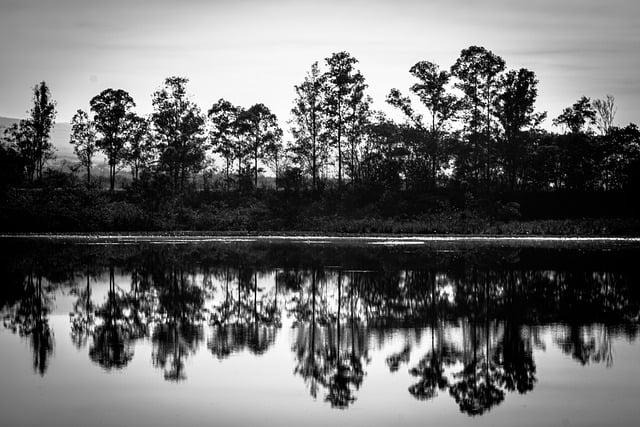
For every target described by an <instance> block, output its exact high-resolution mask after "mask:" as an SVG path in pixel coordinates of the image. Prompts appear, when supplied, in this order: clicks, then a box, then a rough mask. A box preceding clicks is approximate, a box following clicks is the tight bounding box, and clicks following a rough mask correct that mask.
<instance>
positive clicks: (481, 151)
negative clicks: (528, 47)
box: [451, 46, 505, 185]
mask: <svg viewBox="0 0 640 427" xmlns="http://www.w3.org/2000/svg"><path fill="white" fill-rule="evenodd" d="M504 69H505V62H504V60H503V59H502V58H501V57H499V56H498V55H496V54H494V53H493V52H491V51H490V50H487V49H485V48H484V47H481V46H470V47H468V48H467V49H463V50H462V51H461V52H460V57H459V58H458V59H457V60H456V62H455V64H453V66H452V67H451V74H452V75H453V76H454V77H456V78H457V79H458V81H457V83H456V87H457V88H458V89H460V90H461V91H462V92H463V93H464V101H465V104H466V105H465V107H466V111H467V130H468V131H469V139H470V143H471V144H472V145H473V146H474V147H473V151H474V153H473V154H472V156H473V157H475V161H474V163H475V164H474V165H472V167H471V169H472V171H471V172H472V174H474V175H475V180H476V181H478V180H479V177H480V173H481V170H482V166H484V180H485V184H486V185H489V182H490V180H491V173H492V172H491V171H492V163H491V156H492V138H493V129H492V126H491V122H492V117H493V113H494V100H495V98H496V96H497V92H498V89H499V81H500V80H499V76H500V73H502V71H504ZM483 126H484V132H482V127H483ZM481 139H484V147H482V146H481ZM482 158H483V159H482Z"/></svg>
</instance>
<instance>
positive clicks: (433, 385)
mask: <svg viewBox="0 0 640 427" xmlns="http://www.w3.org/2000/svg"><path fill="white" fill-rule="evenodd" d="M38 247H39V248H40V249H39V251H40V253H39V252H38V251H36V250H35V249H34V248H33V247H32V246H20V245H17V244H16V243H15V242H14V243H11V244H10V245H9V247H7V246H3V247H2V250H3V254H4V255H5V256H6V257H5V258H4V259H6V260H7V261H11V262H7V263H3V264H2V277H3V278H4V279H3V285H2V288H1V289H2V291H1V292H0V307H1V310H2V311H1V313H2V319H3V327H1V328H0V349H2V350H1V351H2V358H1V360H2V365H0V393H1V396H2V398H1V399H0V411H1V413H2V414H3V415H2V417H3V424H5V425H33V424H49V425H131V424H136V425H177V424H180V425H201V424H203V423H205V422H207V423H208V422H215V423H216V424H223V425H248V424H257V423H260V424H265V423H266V424H268V425H291V424H304V425H326V424H327V423H330V422H336V423H338V422H339V423H341V424H343V425H362V424H365V423H366V424H370V425H389V424H391V423H394V424H399V425H416V424H424V420H425V419H428V420H430V421H432V422H433V423H435V424H437V425H461V424H462V425H464V424H466V423H473V424H479V425H513V423H514V422H515V420H517V423H518V425H562V424H567V423H568V424H573V425H602V424H607V425H621V426H622V425H635V420H636V419H637V416H638V409H637V395H638V392H640V380H639V378H640V366H638V363H637V361H638V360H640V359H639V358H638V356H640V346H638V342H637V335H638V313H639V308H640V292H639V289H638V286H637V284H638V281H637V279H638V273H636V272H635V271H634V270H633V263H634V261H633V260H634V259H637V258H636V257H637V255H638V251H637V249H635V248H626V249H624V248H608V250H606V251H604V250H584V249H580V250H573V249H572V250H567V249H565V250H551V249H548V248H547V249H532V248H529V249H527V248H519V249H518V248H489V249H487V248H484V249H482V248H478V249H476V250H470V249H469V248H464V249H459V250H455V249H451V248H448V249H447V251H446V252H438V251H434V250H433V249H429V250H424V249H415V248H407V249H404V250H398V249H390V248H378V249H372V248H371V247H369V248H352V247H342V248H335V247H323V248H318V247H314V248H307V249H305V248H302V247H300V246H299V245H287V246H277V245H275V246H274V245H269V244H266V245H258V246H255V245H237V246H234V247H229V246H228V245H223V246H219V245H215V244H213V245H209V246H206V245H205V246H202V245H192V246H184V245H179V246H172V245H165V246H160V245H140V246H136V247H132V248H128V249H126V250H125V249H124V248H122V247H121V248H114V247H102V248H95V247H94V248H93V249H91V250H88V249H87V247H86V246H83V245H61V246H60V245H53V246H47V245H38ZM45 254H48V255H46V256H45ZM381 259H384V260H385V263H384V264H380V262H379V261H380V260H381ZM338 260H341V261H342V262H337V261H338ZM376 260H378V268H372V264H373V263H374V262H375V261H376ZM358 266H359V267H360V268H356V267H358Z"/></svg>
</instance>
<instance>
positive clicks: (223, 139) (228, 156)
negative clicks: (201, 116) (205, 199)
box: [207, 98, 242, 191]
mask: <svg viewBox="0 0 640 427" xmlns="http://www.w3.org/2000/svg"><path fill="white" fill-rule="evenodd" d="M241 111H242V108H241V107H238V106H236V105H233V104H232V103H231V102H229V101H227V100H226V99H222V98H220V99H219V100H218V101H217V102H216V103H215V104H213V105H212V106H211V108H210V109H209V112H208V113H207V116H208V117H209V122H210V123H211V131H210V133H209V137H210V138H211V145H212V147H213V150H214V152H216V153H218V154H219V155H221V156H222V158H223V159H224V160H225V186H226V189H227V191H228V190H229V179H230V178H229V170H230V168H231V165H232V163H233V159H234V157H235V156H236V154H237V152H236V151H237V148H238V145H239V136H240V135H239V131H240V130H239V121H238V119H239V116H240V113H241ZM238 173H240V171H239V170H238Z"/></svg>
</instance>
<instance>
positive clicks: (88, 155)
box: [69, 110, 98, 184]
mask: <svg viewBox="0 0 640 427" xmlns="http://www.w3.org/2000/svg"><path fill="white" fill-rule="evenodd" d="M69 142H70V143H71V144H73V152H74V153H76V156H77V157H78V160H80V164H81V165H82V166H84V167H85V168H87V184H90V183H91V166H92V164H93V157H94V156H95V153H96V151H97V150H98V147H97V145H96V129H95V125H94V123H93V121H92V120H91V119H90V118H89V114H87V112H86V111H83V110H78V111H77V112H76V114H74V115H73V118H72V119H71V137H70V140H69Z"/></svg>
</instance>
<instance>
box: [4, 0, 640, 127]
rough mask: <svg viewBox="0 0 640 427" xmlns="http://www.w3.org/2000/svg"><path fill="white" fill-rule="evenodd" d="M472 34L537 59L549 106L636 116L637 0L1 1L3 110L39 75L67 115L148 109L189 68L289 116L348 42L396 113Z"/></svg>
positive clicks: (205, 84) (13, 113) (219, 89)
mask: <svg viewBox="0 0 640 427" xmlns="http://www.w3.org/2000/svg"><path fill="white" fill-rule="evenodd" d="M472 44H476V45H482V46H485V47H486V48H488V49H490V50H492V51H493V52H494V53H496V54H498V55H500V56H502V57H503V58H504V59H505V60H506V62H507V66H508V67H509V68H519V67H527V68H530V69H532V70H533V71H535V72H536V73H537V75H538V78H539V79H540V96H539V100H538V108H539V109H541V110H547V111H549V115H550V117H554V116H556V115H557V114H558V113H559V111H560V110H561V109H562V108H563V107H565V106H567V105H570V104H571V103H573V102H574V101H575V100H576V99H577V98H578V97H580V96H582V95H587V96H590V97H595V98H598V97H604V95H605V94H607V93H610V94H613V95H614V96H615V97H616V100H617V103H618V120H617V121H618V123H619V124H626V123H628V122H630V121H634V122H638V121H640V106H639V105H638V101H639V100H640V79H639V77H638V76H639V75H640V73H639V70H640V1H637V0H608V1H603V0H535V1H533V0H486V1H480V0H394V1H391V0H389V1H383V0H368V1H347V0H339V1H333V0H329V1H326V0H325V1H305V0H302V1H293V0H291V1H288V0H278V1H268V0H228V1H227V0H221V1H215V0H181V1H172V0H149V1H136V0H100V1H95V0H56V1H52V0H0V64H1V68H0V70H1V71H0V73H1V74H0V115H1V116H8V117H22V116H24V114H25V111H26V110H27V109H28V108H29V103H30V96H31V88H32V87H33V85H34V84H35V83H36V82H38V81H40V80H45V81H47V83H48V84H49V85H50V87H51V91H52V94H53V97H54V98H55V99H56V101H57V104H58V121H69V120H70V118H71V116H72V115H73V113H74V111H75V110H76V109H78V108H84V109H87V108H88V103H89V99H90V98H91V97H92V96H94V95H95V94H97V93H99V92H100V91H101V90H103V89H105V88H108V87H113V88H122V89H125V90H127V91H128V92H129V93H131V95H132V96H133V97H134V99H135V101H136V103H137V104H138V111H139V112H140V113H142V114H146V113H149V112H150V111H151V101H150V100H151V93H152V92H153V91H154V90H155V89H156V88H157V87H159V86H160V84H161V83H162V80H163V79H164V78H165V77H167V76H171V75H181V76H186V77H188V78H189V79H190V83H189V89H190V92H191V93H192V94H193V95H194V99H195V100H196V102H197V103H198V104H199V105H200V107H201V108H202V109H203V110H204V111H206V110H207V109H208V108H209V106H210V105H211V104H212V103H213V102H214V101H215V100H217V99H218V98H220V97H224V98H227V99H229V100H230V101H232V102H234V103H237V104H240V105H244V106H250V105H251V104H253V103H256V102H263V103H265V104H266V105H267V106H269V107H270V108H271V109H272V110H273V111H274V112H275V113H276V114H277V115H278V117H279V119H280V121H281V124H282V125H283V126H285V125H286V120H288V119H289V111H290V108H291V104H292V99H293V95H294V90H293V85H294V84H296V83H298V82H299V81H300V80H301V79H302V78H303V77H304V74H305V72H306V71H307V70H308V68H309V66H310V65H311V63H312V62H314V61H316V60H317V61H322V60H323V59H324V58H325V57H327V56H329V55H330V54H331V53H332V52H335V51H340V50H347V51H349V52H350V53H351V54H352V55H354V56H355V57H356V58H357V59H359V61H360V63H359V68H360V69H361V71H362V72H363V74H364V76H365V78H366V79H367V82H368V83H369V93H370V94H371V95H372V96H373V98H374V102H375V107H376V108H382V109H385V110H387V111H388V110H389V107H387V106H386V105H385V104H384V98H385V96H386V94H387V93H388V91H389V89H390V88H392V87H398V88H399V89H401V90H403V91H407V88H408V87H409V86H410V84H411V78H410V76H409V74H408V69H409V68H410V67H411V65H413V64H414V63H415V62H417V61H419V60H430V61H433V62H436V63H438V64H439V65H440V66H441V67H445V68H448V67H449V66H450V65H451V64H452V63H453V62H454V61H455V59H456V58H457V56H458V55H459V53H460V50H462V49H463V48H465V47H468V46H469V45H472ZM548 122H549V124H550V120H548Z"/></svg>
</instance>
